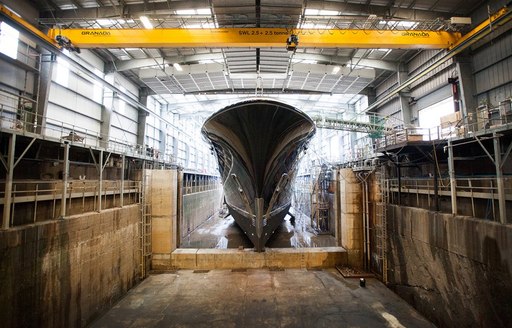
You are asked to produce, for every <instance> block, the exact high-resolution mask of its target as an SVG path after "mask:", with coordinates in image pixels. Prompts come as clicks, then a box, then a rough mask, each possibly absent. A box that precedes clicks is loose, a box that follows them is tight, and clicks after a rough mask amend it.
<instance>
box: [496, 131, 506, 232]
mask: <svg viewBox="0 0 512 328" xmlns="http://www.w3.org/2000/svg"><path fill="white" fill-rule="evenodd" d="M493 143H494V164H495V166H496V182H497V183H498V206H499V210H500V222H501V223H503V224H505V223H507V204H506V199H505V184H504V182H503V170H502V169H501V145H500V139H499V136H497V135H496V133H493Z"/></svg>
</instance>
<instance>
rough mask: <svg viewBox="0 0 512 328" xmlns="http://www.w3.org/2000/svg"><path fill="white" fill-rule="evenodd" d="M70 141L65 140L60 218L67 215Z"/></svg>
mask: <svg viewBox="0 0 512 328" xmlns="http://www.w3.org/2000/svg"><path fill="white" fill-rule="evenodd" d="M69 147H70V146H69V142H68V141H64V162H63V166H64V167H63V170H62V199H61V202H60V205H61V206H60V218H61V219H64V218H65V217H66V202H67V198H68V180H69Z"/></svg>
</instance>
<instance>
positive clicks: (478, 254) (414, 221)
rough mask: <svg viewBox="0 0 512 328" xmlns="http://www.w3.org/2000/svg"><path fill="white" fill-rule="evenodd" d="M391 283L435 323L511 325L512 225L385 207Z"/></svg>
mask: <svg viewBox="0 0 512 328" xmlns="http://www.w3.org/2000/svg"><path fill="white" fill-rule="evenodd" d="M388 252H389V253H388V254H389V255H388V263H389V269H388V278H389V286H390V287H391V288H392V289H393V290H394V291H395V292H396V293H398V294H399V295H400V296H401V297H403V298H404V299H405V300H407V301H408V302H409V303H410V304H412V305H413V306H414V307H415V308H416V309H418V310H419V311H420V312H421V313H423V314H424V315H425V316H426V317H427V318H428V319H429V320H431V321H432V322H433V323H434V324H436V325H437V326H439V327H454V326H457V327H474V326H479V327H510V326H512V311H510V309H512V226H510V225H502V224H499V223H496V222H491V221H485V220H478V219H473V218H469V217H462V216H452V215H449V214H442V213H436V212H431V211H428V210H425V209H418V208H412V207H403V206H396V205H389V206H388Z"/></svg>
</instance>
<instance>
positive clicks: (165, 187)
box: [148, 170, 178, 269]
mask: <svg viewBox="0 0 512 328" xmlns="http://www.w3.org/2000/svg"><path fill="white" fill-rule="evenodd" d="M148 174H149V175H150V177H151V183H150V190H149V191H148V193H149V195H148V199H149V203H150V204H151V220H152V227H151V228H152V233H151V247H152V257H151V259H152V261H151V268H153V269H161V268H168V267H169V265H170V263H171V253H172V251H174V250H175V249H176V247H177V243H178V240H177V235H178V171H177V170H150V171H148Z"/></svg>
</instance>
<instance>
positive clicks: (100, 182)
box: [98, 150, 103, 212]
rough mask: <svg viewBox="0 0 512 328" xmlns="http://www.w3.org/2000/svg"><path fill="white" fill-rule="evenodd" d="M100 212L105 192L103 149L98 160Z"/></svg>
mask: <svg viewBox="0 0 512 328" xmlns="http://www.w3.org/2000/svg"><path fill="white" fill-rule="evenodd" d="M98 175H99V181H98V212H101V209H102V208H103V207H102V199H101V198H102V194H103V150H100V158H99V160H98Z"/></svg>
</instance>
